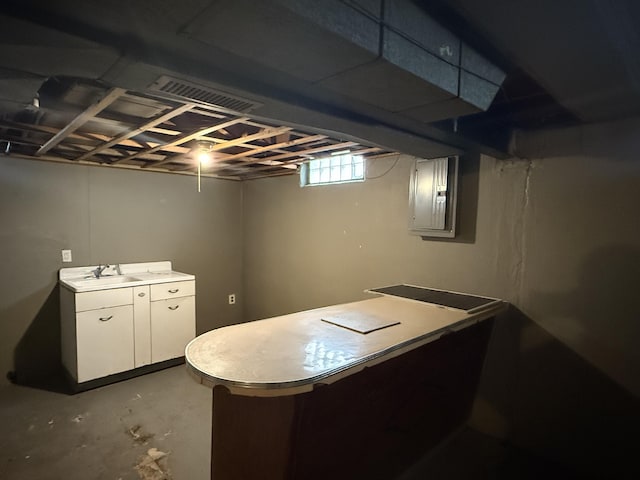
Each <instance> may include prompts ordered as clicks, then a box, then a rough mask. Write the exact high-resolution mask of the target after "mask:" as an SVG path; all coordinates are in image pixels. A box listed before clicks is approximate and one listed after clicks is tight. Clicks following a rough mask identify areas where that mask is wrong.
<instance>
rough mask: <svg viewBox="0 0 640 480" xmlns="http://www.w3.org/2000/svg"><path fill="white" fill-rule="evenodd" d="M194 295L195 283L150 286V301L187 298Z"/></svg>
mask: <svg viewBox="0 0 640 480" xmlns="http://www.w3.org/2000/svg"><path fill="white" fill-rule="evenodd" d="M195 294H196V281H195V280H187V281H184V282H170V283H156V284H155V285H151V301H152V302H153V301H155V300H165V299H167V298H175V297H187V296H190V295H195Z"/></svg>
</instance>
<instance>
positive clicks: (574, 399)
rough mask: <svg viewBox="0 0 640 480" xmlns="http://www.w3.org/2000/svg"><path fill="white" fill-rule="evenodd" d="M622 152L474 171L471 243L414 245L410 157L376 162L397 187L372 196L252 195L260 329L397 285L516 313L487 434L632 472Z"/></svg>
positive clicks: (495, 368) (481, 401) (637, 169)
mask: <svg viewBox="0 0 640 480" xmlns="http://www.w3.org/2000/svg"><path fill="white" fill-rule="evenodd" d="M608 152H609V155H608V156H607V157H606V158H602V157H590V156H588V155H585V154H581V155H578V156H562V157H557V158H546V159H534V160H511V161H498V160H494V159H492V158H488V157H483V158H481V159H480V160H478V159H474V158H466V159H465V160H464V161H463V168H462V185H461V198H460V205H459V213H460V217H461V218H460V222H461V228H460V237H459V238H458V239H457V240H456V241H442V240H441V241H437V240H426V241H425V240H422V239H421V238H420V237H415V236H411V235H409V234H408V232H407V218H406V215H407V213H406V212H407V198H408V181H409V173H410V165H411V159H410V158H408V157H400V158H399V160H398V161H397V163H396V164H395V166H394V160H393V159H390V160H384V161H383V160H378V161H377V162H374V163H373V164H372V165H371V168H370V169H369V173H368V175H370V176H372V177H375V176H379V175H384V176H382V177H380V178H377V179H371V180H368V181H366V182H365V183H362V184H347V185H335V186H322V187H320V186H318V187H309V188H304V189H301V188H299V187H298V185H297V183H296V182H297V179H296V178H294V177H289V178H274V179H268V180H260V181H254V182H246V183H245V185H244V201H245V272H246V274H245V279H244V281H245V292H246V295H247V298H246V313H247V316H248V318H260V317H267V316H271V315H276V314H281V313H286V312H291V311H295V310H301V309H306V308H312V307H318V306H321V305H327V304H331V303H336V302H344V301H350V300H357V299H360V298H366V295H364V294H362V290H363V289H365V288H367V287H372V286H381V285H386V284H392V283H398V282H405V283H414V284H419V285H426V286H432V287H436V288H445V289H452V290H457V291H463V292H470V293H476V294H482V295H489V296H496V297H500V298H503V299H505V300H508V301H509V302H511V303H512V304H513V307H512V309H511V311H510V312H509V314H507V315H505V316H503V317H501V318H499V319H498V321H497V323H496V327H495V330H494V335H493V337H492V341H491V345H490V349H489V354H488V358H487V361H486V364H485V371H484V374H483V378H482V383H481V387H480V392H479V395H478V398H477V401H476V405H475V408H474V413H473V415H472V419H471V423H472V425H473V426H474V427H475V428H478V429H480V430H482V431H485V432H487V433H489V434H492V435H495V436H499V437H502V438H506V439H508V440H509V441H511V442H514V443H515V444H517V445H520V446H523V447H526V448H529V449H531V450H533V451H535V452H538V453H540V454H541V455H545V456H548V457H550V458H553V459H557V460H558V461H560V462H567V463H571V464H573V465H577V466H579V468H584V469H585V470H590V469H599V468H602V469H604V471H607V472H609V473H611V471H612V470H607V469H615V468H620V469H624V468H626V466H628V462H629V459H630V458H633V453H632V449H631V446H630V444H629V443H628V442H627V441H626V440H623V438H625V437H626V438H632V436H633V435H635V432H636V431H637V428H638V427H640V425H639V424H638V420H637V417H638V415H637V412H638V411H639V410H638V407H639V406H640V405H639V403H638V394H640V375H638V373H640V357H639V356H638V353H637V352H638V351H640V350H639V349H638V348H637V347H636V346H635V343H636V341H637V339H638V338H640V331H639V329H640V322H638V320H639V318H640V317H638V314H637V309H634V308H633V305H634V303H635V301H636V300H635V299H636V298H638V296H637V294H636V293H635V291H634V290H635V289H636V287H637V284H638V281H637V278H639V277H638V274H639V273H640V271H639V269H640V258H639V257H640V255H639V254H640V225H639V224H638V215H637V213H634V211H635V209H636V208H637V205H639V204H640V188H639V187H640V182H639V180H640V162H638V161H636V159H635V158H628V156H626V155H620V156H616V152H615V151H614V150H613V149H612V148H610V149H609V151H608ZM391 167H392V168H391ZM389 168H391V170H390V171H388V173H386V174H385V172H387V170H388V169H389ZM636 468H637V467H636ZM621 471H622V470H621Z"/></svg>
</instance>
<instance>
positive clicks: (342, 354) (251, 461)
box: [185, 295, 506, 480]
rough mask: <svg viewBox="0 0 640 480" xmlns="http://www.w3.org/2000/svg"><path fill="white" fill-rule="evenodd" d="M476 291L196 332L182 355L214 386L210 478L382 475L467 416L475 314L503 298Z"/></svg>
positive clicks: (496, 306)
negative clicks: (465, 296) (468, 301)
mask: <svg viewBox="0 0 640 480" xmlns="http://www.w3.org/2000/svg"><path fill="white" fill-rule="evenodd" d="M486 300H489V302H488V303H487V304H486V305H485V306H484V307H483V308H481V309H479V311H474V312H473V313H470V312H469V311H465V310H461V309H455V308H450V307H444V306H441V305H434V304H430V303H425V302H421V301H415V300H411V299H407V298H399V297H397V296H387V295H385V296H381V297H378V298H372V299H369V300H363V301H359V302H353V303H347V304H342V305H335V306H330V307H323V308H318V309H314V310H308V311H303V312H298V313H294V314H290V315H283V316H279V317H274V318H269V319H265V320H259V321H254V322H249V323H244V324H239V325H233V326H229V327H223V328H219V329H216V330H213V331H210V332H208V333H205V334H203V335H201V336H199V337H197V338H196V339H194V340H193V341H191V342H190V343H189V345H188V346H187V348H186V352H185V356H186V361H187V365H188V368H189V369H190V371H191V372H192V373H193V374H195V376H196V378H197V379H198V381H200V382H202V383H203V384H206V385H209V386H211V387H213V392H214V395H213V397H214V399H213V419H212V422H213V432H212V435H213V436H212V478H215V479H216V480H219V479H223V480H227V479H235V478H238V479H240V478H242V479H253V478H256V479H257V478H260V479H290V478H291V479H293V478H305V479H311V478H326V476H327V475H331V476H332V477H333V478H390V477H388V475H394V474H396V473H397V472H398V471H400V470H401V469H402V468H404V467H406V466H407V465H408V464H409V463H410V462H411V461H413V460H415V459H416V457H418V458H419V456H420V455H422V454H424V452H425V451H426V449H428V448H430V447H432V446H434V445H435V444H437V443H438V442H439V441H441V440H442V439H443V438H444V437H446V436H447V435H449V434H451V433H452V432H453V431H455V430H456V429H457V428H459V427H460V426H462V425H463V424H464V422H465V421H466V419H467V416H468V414H469V411H470V407H471V402H472V400H473V396H474V394H475V389H476V386H477V381H478V378H479V374H480V370H481V367H482V361H483V358H484V353H485V349H486V344H487V341H488V337H489V334H490V329H491V322H484V321H483V320H488V319H490V318H492V317H493V316H495V315H496V314H497V313H499V312H501V311H503V310H504V309H505V308H506V304H505V303H504V302H502V301H499V300H495V299H486ZM364 332H366V333H364ZM434 414H435V415H434ZM362 475H365V476H362Z"/></svg>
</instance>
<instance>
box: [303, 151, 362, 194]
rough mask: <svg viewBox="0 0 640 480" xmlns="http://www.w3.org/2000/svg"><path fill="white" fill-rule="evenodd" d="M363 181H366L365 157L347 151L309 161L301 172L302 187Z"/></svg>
mask: <svg viewBox="0 0 640 480" xmlns="http://www.w3.org/2000/svg"><path fill="white" fill-rule="evenodd" d="M362 181H364V157H363V156H362V155H352V154H351V153H350V152H345V151H342V152H336V153H334V154H331V155H330V156H328V157H324V158H317V159H312V160H309V162H307V163H304V164H303V165H302V168H301V170H300V186H302V187H305V186H309V185H327V184H329V183H347V182H362Z"/></svg>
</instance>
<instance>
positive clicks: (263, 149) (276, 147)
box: [227, 135, 327, 160]
mask: <svg viewBox="0 0 640 480" xmlns="http://www.w3.org/2000/svg"><path fill="white" fill-rule="evenodd" d="M326 138H327V136H326V135H311V136H308V137H301V138H297V139H295V140H289V141H287V142H280V143H276V144H274V145H267V146H265V147H258V148H255V149H253V150H247V151H246V152H242V153H236V154H234V155H231V156H230V157H229V158H228V159H227V160H236V159H242V158H246V157H250V156H251V155H256V154H258V153H263V152H273V151H278V150H280V149H282V148H287V147H295V146H297V145H303V144H305V143H310V142H316V141H318V140H324V139H326ZM243 146H244V145H243ZM281 153H286V152H284V151H283V152H281Z"/></svg>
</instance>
